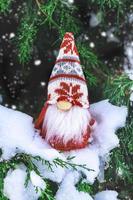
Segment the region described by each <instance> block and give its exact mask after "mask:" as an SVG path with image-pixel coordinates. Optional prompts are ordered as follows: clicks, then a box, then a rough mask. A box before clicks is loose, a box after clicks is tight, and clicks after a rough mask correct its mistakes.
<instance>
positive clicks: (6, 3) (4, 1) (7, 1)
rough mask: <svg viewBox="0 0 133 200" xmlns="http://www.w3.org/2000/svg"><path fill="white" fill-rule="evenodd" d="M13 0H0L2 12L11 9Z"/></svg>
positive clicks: (0, 11) (0, 10)
mask: <svg viewBox="0 0 133 200" xmlns="http://www.w3.org/2000/svg"><path fill="white" fill-rule="evenodd" d="M11 2H12V0H0V14H1V13H4V14H5V13H6V12H8V11H9V8H10V5H11Z"/></svg>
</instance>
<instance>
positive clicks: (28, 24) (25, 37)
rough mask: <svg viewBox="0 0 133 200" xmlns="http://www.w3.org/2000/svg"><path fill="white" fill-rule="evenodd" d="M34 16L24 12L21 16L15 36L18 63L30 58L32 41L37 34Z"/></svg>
mask: <svg viewBox="0 0 133 200" xmlns="http://www.w3.org/2000/svg"><path fill="white" fill-rule="evenodd" d="M36 21H37V19H36V16H35V15H34V14H33V15H29V14H27V15H26V14H25V17H23V18H22V20H21V23H20V27H19V30H18V36H17V48H18V57H19V61H20V63H22V64H24V63H25V62H27V61H29V59H30V58H31V53H32V49H33V42H34V40H35V38H36V34H37V31H38V29H37V25H36Z"/></svg>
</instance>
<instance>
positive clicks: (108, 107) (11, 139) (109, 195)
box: [0, 100, 127, 200]
mask: <svg viewBox="0 0 133 200" xmlns="http://www.w3.org/2000/svg"><path fill="white" fill-rule="evenodd" d="M90 112H91V114H92V116H93V117H94V118H95V119H96V121H97V125H96V127H94V130H93V133H92V141H91V144H89V145H88V146H87V147H86V148H84V149H81V150H77V151H70V152H64V154H63V153H59V152H58V151H56V150H55V149H52V148H51V147H50V146H49V145H48V144H46V142H45V141H44V140H42V138H41V137H40V136H39V134H38V132H36V130H34V124H33V119H32V117H30V116H28V115H27V114H24V113H22V112H19V111H15V110H11V109H8V108H5V107H3V106H0V148H1V149H2V152H3V154H2V158H1V160H2V159H10V158H12V157H13V156H14V155H15V154H17V153H27V154H31V155H33V156H40V157H42V158H43V159H45V160H49V161H50V162H52V160H53V159H54V158H57V157H59V158H61V159H64V160H65V159H66V157H67V156H75V157H74V159H73V160H72V162H73V163H76V164H81V165H82V164H85V165H86V167H87V168H89V169H92V170H93V171H88V170H85V169H83V168H78V171H76V172H75V171H72V170H71V169H65V168H61V167H57V168H56V167H55V166H54V168H53V170H54V171H55V172H52V171H50V170H49V169H48V168H47V167H46V166H43V165H42V163H41V162H39V161H35V164H36V166H37V167H38V170H39V171H40V174H41V177H40V176H38V175H37V174H36V173H35V172H34V171H32V172H31V174H30V181H29V183H28V187H26V188H25V185H24V183H25V179H26V167H25V166H18V168H17V169H15V170H9V172H8V173H7V176H6V177H5V179H4V194H5V196H6V197H8V198H9V199H10V200H18V199H19V200H28V199H30V200H37V199H38V198H39V196H40V193H41V190H42V189H43V190H44V189H45V188H46V184H45V182H44V180H43V179H42V178H44V179H45V178H48V179H50V180H52V181H54V182H57V183H58V184H60V186H59V189H58V191H57V194H56V196H55V198H56V200H71V199H72V198H73V200H93V199H94V200H110V199H111V200H117V192H115V191H109V190H106V191H103V192H100V193H98V194H96V195H95V196H94V197H93V198H92V197H91V196H90V195H89V194H87V193H84V192H79V191H78V190H77V189H76V187H75V184H76V183H77V182H78V181H79V179H80V177H81V175H82V174H84V175H85V177H86V182H88V183H90V184H93V183H94V181H95V179H96V177H98V175H99V173H100V169H99V166H100V159H101V158H102V159H104V158H105V157H107V155H108V154H109V152H110V151H111V150H112V149H113V148H115V147H116V146H118V145H119V139H118V137H117V135H116V134H115V131H116V130H117V129H118V128H120V127H123V126H124V125H125V121H126V116H127V108H126V107H125V106H121V107H118V106H114V105H112V104H111V103H109V102H108V100H103V101H100V102H98V103H95V104H92V105H91V106H90ZM36 187H37V188H38V192H37V193H36V190H35V188H36ZM12 188H13V189H12Z"/></svg>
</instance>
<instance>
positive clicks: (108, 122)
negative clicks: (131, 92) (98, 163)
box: [90, 100, 127, 157]
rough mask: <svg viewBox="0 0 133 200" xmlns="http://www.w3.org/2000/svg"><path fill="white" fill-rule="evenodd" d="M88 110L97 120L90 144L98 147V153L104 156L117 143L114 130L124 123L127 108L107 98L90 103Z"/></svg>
mask: <svg viewBox="0 0 133 200" xmlns="http://www.w3.org/2000/svg"><path fill="white" fill-rule="evenodd" d="M90 112H91V114H92V116H93V117H94V118H95V119H96V121H97V126H96V128H95V129H94V131H93V133H92V134H93V135H92V137H93V143H92V145H91V146H92V147H93V148H98V149H99V155H100V156H102V157H104V156H105V154H107V153H109V152H110V151H111V150H112V149H113V148H115V147H117V146H118V144H119V139H118V137H117V135H116V134H115V131H116V130H117V129H118V128H121V127H123V126H124V125H125V121H126V116H127V108H126V106H121V107H118V106H114V105H112V104H111V103H109V102H108V100H103V101H100V102H98V103H95V104H92V105H91V107H90Z"/></svg>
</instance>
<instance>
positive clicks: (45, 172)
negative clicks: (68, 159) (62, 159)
mask: <svg viewBox="0 0 133 200" xmlns="http://www.w3.org/2000/svg"><path fill="white" fill-rule="evenodd" d="M34 163H35V165H36V166H37V169H38V171H39V172H40V174H41V176H42V177H45V178H46V179H49V180H51V181H54V182H56V183H61V181H62V180H63V177H64V176H65V172H66V169H65V168H62V167H61V166H55V165H53V166H52V171H51V169H49V168H48V167H47V166H44V165H43V164H42V162H41V161H39V162H37V161H34Z"/></svg>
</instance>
